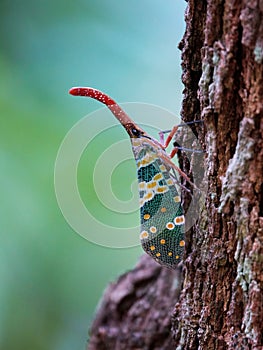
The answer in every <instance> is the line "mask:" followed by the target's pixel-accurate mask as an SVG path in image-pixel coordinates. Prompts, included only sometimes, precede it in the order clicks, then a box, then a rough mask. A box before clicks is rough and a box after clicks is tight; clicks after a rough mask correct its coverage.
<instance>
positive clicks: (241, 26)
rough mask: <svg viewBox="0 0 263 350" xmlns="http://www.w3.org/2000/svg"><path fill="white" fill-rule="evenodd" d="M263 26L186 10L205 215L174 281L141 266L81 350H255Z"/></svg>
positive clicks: (261, 231)
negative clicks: (202, 152) (202, 160)
mask: <svg viewBox="0 0 263 350" xmlns="http://www.w3.org/2000/svg"><path fill="white" fill-rule="evenodd" d="M163 6H165V4H164V5H163ZM262 16H263V2H262V0H225V1H222V0H209V1H202V0H189V2H188V7H187V11H186V32H185V35H184V38H183V40H182V42H181V43H180V48H181V49H182V59H183V64H182V66H183V82H184V84H185V91H184V101H183V108H182V115H183V119H184V121H191V120H198V119H201V120H203V126H202V127H200V126H199V127H198V128H194V132H195V133H197V134H198V138H199V140H200V142H201V145H202V146H203V148H204V149H205V151H206V156H205V164H204V165H203V167H204V169H205V173H204V177H203V180H202V183H201V184H199V183H198V186H199V185H200V188H202V186H203V185H204V184H206V186H207V188H208V190H207V193H206V197H205V205H204V206H203V208H202V209H201V210H200V217H199V220H198V223H196V224H195V225H194V226H193V228H192V229H191V230H190V231H188V232H187V247H186V254H185V260H184V264H183V266H184V269H183V272H184V273H183V275H182V273H181V270H180V269H178V270H175V271H169V270H167V269H165V268H161V267H159V266H158V265H157V264H156V263H155V262H154V261H151V260H150V258H149V257H146V256H144V257H143V258H142V259H141V261H140V263H139V264H138V266H137V267H136V268H135V269H134V270H133V271H131V272H129V273H127V274H126V275H124V276H121V277H120V278H119V280H118V281H117V282H116V283H115V284H112V285H111V286H109V288H108V289H107V291H106V292H105V295H104V298H103V300H102V303H101V305H100V309H99V310H98V313H97V316H96V318H95V320H94V323H93V326H92V328H91V341H90V345H89V349H90V350H96V349H97V350H100V349H110V350H111V349H114V350H115V349H116V350H119V349H126V350H128V349H155V350H156V349H162V350H166V349H167V350H170V349H178V350H179V349H205V350H209V349H212V350H217V349H224V350H225V349H238V350H239V349H244V350H245V349H257V350H259V349H263V197H262V196H263V194H262V192H263V191H262V190H263V185H262V183H263V181H262V178H263V112H262V109H263V107H262V102H263V81H262V80H263V69H262V62H263V21H262ZM196 157H198V155H193V157H192V162H191V163H189V161H188V160H187V159H186V158H184V156H181V157H180V164H181V166H182V167H183V170H184V171H185V172H186V173H190V174H191V170H192V169H193V166H194V165H195V164H196V163H197V161H195V159H197V158H196ZM189 200H190V199H189V198H188V200H187V198H186V200H185V203H186V204H187V203H189ZM186 210H187V208H186ZM181 278H182V279H183V286H182V284H181Z"/></svg>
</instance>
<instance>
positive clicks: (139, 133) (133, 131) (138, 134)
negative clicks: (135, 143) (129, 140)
mask: <svg viewBox="0 0 263 350" xmlns="http://www.w3.org/2000/svg"><path fill="white" fill-rule="evenodd" d="M131 132H132V134H133V136H136V137H139V136H140V135H141V132H140V131H139V130H137V129H135V128H132V130H131Z"/></svg>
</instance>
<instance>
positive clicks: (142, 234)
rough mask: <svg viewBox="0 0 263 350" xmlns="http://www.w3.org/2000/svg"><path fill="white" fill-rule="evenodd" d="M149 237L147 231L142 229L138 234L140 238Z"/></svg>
mask: <svg viewBox="0 0 263 350" xmlns="http://www.w3.org/2000/svg"><path fill="white" fill-rule="evenodd" d="M148 237H149V234H148V232H147V231H142V232H141V234H140V238H141V239H145V238H148Z"/></svg>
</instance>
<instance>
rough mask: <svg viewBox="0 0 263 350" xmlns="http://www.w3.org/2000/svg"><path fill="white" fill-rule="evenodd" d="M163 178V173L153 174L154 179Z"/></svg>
mask: <svg viewBox="0 0 263 350" xmlns="http://www.w3.org/2000/svg"><path fill="white" fill-rule="evenodd" d="M162 178H163V175H162V174H161V173H159V174H156V175H154V177H153V179H154V180H155V181H158V180H161V179H162Z"/></svg>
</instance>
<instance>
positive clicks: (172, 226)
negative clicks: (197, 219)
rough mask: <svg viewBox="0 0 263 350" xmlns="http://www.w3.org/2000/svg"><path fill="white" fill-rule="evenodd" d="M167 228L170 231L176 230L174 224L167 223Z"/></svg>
mask: <svg viewBox="0 0 263 350" xmlns="http://www.w3.org/2000/svg"><path fill="white" fill-rule="evenodd" d="M166 228H168V230H172V229H173V228H174V224H173V223H172V222H167V224H166Z"/></svg>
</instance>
